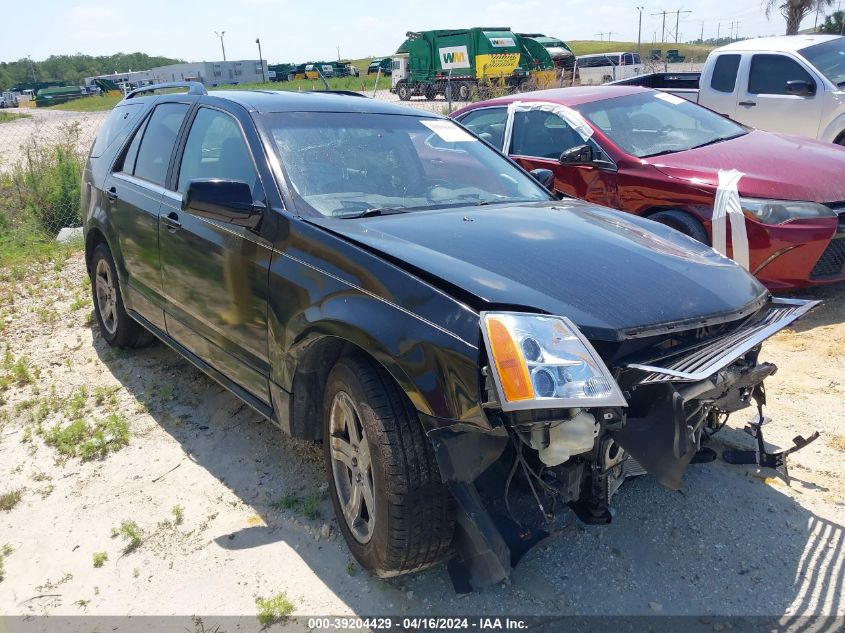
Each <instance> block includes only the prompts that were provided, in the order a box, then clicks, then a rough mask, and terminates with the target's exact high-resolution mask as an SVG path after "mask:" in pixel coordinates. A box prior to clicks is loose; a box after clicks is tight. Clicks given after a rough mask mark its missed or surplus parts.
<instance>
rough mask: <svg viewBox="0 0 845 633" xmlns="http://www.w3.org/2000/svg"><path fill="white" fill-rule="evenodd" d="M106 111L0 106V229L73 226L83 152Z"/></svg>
mask: <svg viewBox="0 0 845 633" xmlns="http://www.w3.org/2000/svg"><path fill="white" fill-rule="evenodd" d="M106 116H108V112H90V113H88V112H85V113H82V112H63V111H56V110H41V109H34V108H33V109H29V108H20V109H3V110H0V231H2V233H3V237H4V238H5V239H9V238H10V236H14V235H15V234H17V233H21V234H26V235H29V236H31V235H33V234H41V235H43V236H44V237H50V236H56V235H58V233H59V231H61V229H63V228H66V227H67V228H72V227H78V226H79V225H80V224H81V218H80V214H79V186H80V175H81V173H82V165H83V161H84V157H85V155H86V154H87V152H88V148H89V147H90V146H91V143H92V142H93V139H94V136H95V135H96V132H97V128H98V127H99V125H100V123H101V122H102V121H103V119H105V117H106Z"/></svg>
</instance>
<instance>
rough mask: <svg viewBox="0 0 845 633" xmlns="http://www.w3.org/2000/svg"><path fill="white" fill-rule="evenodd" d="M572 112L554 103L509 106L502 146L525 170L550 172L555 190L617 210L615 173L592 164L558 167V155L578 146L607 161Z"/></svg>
mask: <svg viewBox="0 0 845 633" xmlns="http://www.w3.org/2000/svg"><path fill="white" fill-rule="evenodd" d="M591 136H592V132H591V130H590V128H589V126H587V124H586V123H585V122H583V121H582V120H579V117H578V115H577V114H576V113H573V112H572V111H571V110H568V109H566V108H562V107H561V106H558V105H556V104H537V103H512V104H510V106H509V107H508V122H507V125H506V132H505V138H504V141H503V146H504V147H505V151H507V153H508V154H509V155H510V156H512V157H513V158H514V159H515V160H516V161H517V162H519V164H520V165H522V166H523V167H524V168H525V169H527V170H528V171H531V170H532V169H550V170H552V172H554V174H555V189H557V190H558V191H560V192H562V193H565V194H567V195H569V196H572V197H575V198H580V199H581V200H588V201H589V202H594V203H596V204H600V205H603V206H608V207H615V208H618V207H619V199H618V192H617V184H616V181H617V179H616V172H615V171H613V170H612V169H604V168H598V167H595V166H592V165H583V166H573V165H562V164H561V163H560V160H559V159H560V155H561V154H562V153H563V152H565V151H566V150H568V149H572V148H573V147H577V146H579V145H590V146H591V147H592V148H593V152H594V153H595V154H597V155H599V156H600V157H601V158H605V159H606V158H607V157H606V156H605V155H604V153H603V151H602V149H601V148H600V147H599V146H598V144H597V143H595V142H594V141H593V140H592V138H591Z"/></svg>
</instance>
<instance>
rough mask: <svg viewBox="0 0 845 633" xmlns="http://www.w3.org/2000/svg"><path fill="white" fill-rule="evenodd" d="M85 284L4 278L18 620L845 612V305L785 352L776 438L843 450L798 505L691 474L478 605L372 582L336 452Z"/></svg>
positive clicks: (4, 609) (700, 469)
mask: <svg viewBox="0 0 845 633" xmlns="http://www.w3.org/2000/svg"><path fill="white" fill-rule="evenodd" d="M83 279H84V266H83V261H82V257H81V255H75V256H73V257H71V258H70V259H69V260H68V261H66V262H58V263H48V264H44V265H41V266H35V267H31V268H28V269H26V270H24V269H19V270H11V271H9V270H7V271H2V274H0V303H2V307H0V324H2V326H3V328H2V332H0V342H2V345H3V346H4V347H5V348H6V349H7V350H8V352H6V354H5V358H4V361H3V362H4V367H5V368H4V369H2V370H0V373H3V374H6V375H7V376H9V378H8V379H7V382H8V383H10V384H8V386H7V388H6V390H5V392H4V393H3V399H4V402H3V405H2V414H0V495H2V494H5V493H9V492H14V491H20V496H21V498H20V501H19V502H18V503H17V504H16V505H14V507H12V508H11V509H10V510H6V511H3V510H0V547H2V545H3V544H4V543H7V544H8V545H10V546H11V548H12V552H11V553H9V554H8V555H7V556H5V561H4V563H5V564H4V567H5V578H4V580H3V581H2V582H0V613H4V614H47V613H49V614H66V615H74V614H83V613H85V614H134V615H139V614H182V615H191V614H204V615H224V614H228V615H233V614H247V615H249V614H254V613H256V605H255V598H256V597H258V596H264V597H267V596H270V595H274V594H277V593H279V592H284V593H286V595H287V596H288V597H289V598H290V599H291V600H292V601H293V603H294V606H295V613H297V614H322V615H325V614H370V615H372V614H386V613H390V614H406V613H417V614H419V613H420V612H426V613H442V614H446V615H449V614H456V613H477V614H497V613H503V614H504V613H510V614H514V613H519V614H580V615H589V614H619V615H631V614H652V615H653V614H656V613H662V614H697V615H704V614H718V615H728V614H745V615H748V614H768V615H780V614H787V616H788V617H793V616H794V617H797V616H800V615H808V614H839V615H843V614H845V592H843V588H842V583H843V578H845V574H844V573H843V560H845V554H843V526H844V525H845V496H843V482H845V460H843V457H845V437H843V430H842V426H841V423H842V419H843V417H844V416H843V414H845V398H844V397H843V391H845V324H844V323H845V288H844V287H838V288H828V289H822V290H815V291H809V292H804V293H799V295H800V296H808V297H816V298H823V299H824V300H825V301H826V303H825V306H824V307H822V308H821V309H819V310H817V311H816V312H815V313H813V314H812V315H811V316H809V317H808V318H806V319H805V320H804V321H802V322H801V323H800V324H799V325H798V327H797V328H796V329H795V330H789V331H787V332H784V333H782V334H781V335H779V336H778V337H777V338H776V339H775V340H773V341H771V342H770V343H768V344H767V345H766V347H765V348H764V353H763V358H765V359H766V360H772V361H774V362H776V363H777V364H778V365H780V368H781V370H780V372H779V373H778V374H777V375H776V376H774V377H773V378H772V379H771V380H770V381H769V399H770V405H769V407H768V410H767V412H768V414H769V415H771V416H772V417H773V418H774V419H775V423H774V424H772V425H771V428H770V429H767V431H768V433H769V435H768V436H767V437H768V438H769V439H770V440H771V441H772V442H773V443H774V444H777V445H779V446H785V445H788V444H789V442H790V438H791V437H793V436H795V435H797V434H799V433H802V434H808V433H810V432H812V431H813V430H814V429H818V430H820V431H821V432H822V433H823V436H822V439H820V440H818V441H817V442H816V443H815V444H813V445H812V446H811V447H809V448H807V449H805V450H804V451H802V452H799V453H798V454H797V455H796V456H795V458H794V460H793V462H792V473H793V475H794V480H793V484H792V486H791V487H787V486H786V485H784V484H783V483H781V482H780V481H779V480H773V479H770V478H767V477H766V476H765V475H764V474H759V473H757V472H755V469H754V468H751V467H739V466H729V465H726V464H724V463H715V464H710V465H700V466H693V467H691V469H690V471H689V473H688V475H687V476H686V480H685V487H684V490H683V492H680V493H679V492H670V491H668V490H665V489H663V488H661V487H660V486H659V485H657V484H656V483H655V482H654V481H653V480H652V479H650V478H649V477H643V478H640V479H638V480H634V481H631V482H629V483H627V484H625V485H624V486H623V487H622V489H621V490H620V492H619V494H618V495H617V497H616V501H615V507H616V516H615V519H614V522H613V524H612V525H610V526H606V527H584V526H582V525H580V524H579V523H578V522H577V521H576V520H575V519H574V518H573V517H572V516H571V515H570V514H568V512H567V511H564V513H563V514H562V515H561V523H562V527H561V529H560V530H559V531H558V532H557V533H556V534H555V535H553V536H552V537H551V538H550V539H549V540H548V541H547V542H546V543H544V544H542V545H541V546H539V547H537V548H535V549H534V550H533V551H531V552H530V553H529V554H528V555H527V556H526V557H525V559H524V560H523V561H522V562H521V563H520V565H519V566H518V567H517V568H516V570H515V571H514V573H513V575H512V578H511V580H510V581H509V583H507V584H504V585H500V586H496V587H492V588H489V589H485V590H482V591H478V592H476V593H474V594H471V595H469V596H465V597H458V596H456V595H455V594H454V593H453V591H452V589H451V585H450V582H449V579H448V576H447V574H446V571H445V569H444V568H443V567H442V566H441V567H438V568H436V569H433V570H431V571H429V572H426V573H423V574H419V575H416V576H411V577H405V578H399V579H395V580H391V581H382V580H377V579H374V578H371V577H369V576H368V575H367V574H366V573H365V572H364V571H363V570H361V569H360V568H359V567H358V566H357V564H355V563H354V562H353V561H352V559H351V557H350V556H349V554H348V551H347V549H346V546H345V544H344V543H343V541H342V538H341V537H340V536H339V534H338V532H337V528H336V524H335V522H334V519H333V518H332V517H331V507H330V503H329V501H328V499H327V496H326V486H325V484H324V483H323V482H324V481H325V473H324V470H323V467H322V465H321V463H320V453H319V450H318V448H317V446H315V445H313V444H310V443H305V442H300V441H295V440H291V439H288V438H286V437H284V436H282V435H281V433H280V432H278V431H277V430H276V429H275V428H274V427H273V426H271V425H270V424H269V423H267V422H265V421H263V420H261V419H260V418H259V417H258V416H256V415H255V414H254V413H252V412H251V411H250V410H249V409H248V408H246V407H245V406H244V405H242V404H240V403H239V402H238V401H237V400H236V399H235V398H234V397H232V396H230V395H229V394H228V393H226V392H225V391H223V390H222V389H221V388H220V387H219V386H218V385H217V384H216V383H214V382H212V381H211V380H210V379H208V378H206V377H205V376H204V375H202V374H200V373H199V372H197V371H195V370H194V369H193V368H192V367H191V366H190V365H189V364H188V363H187V362H186V361H183V360H181V359H180V358H179V357H178V356H177V355H176V354H175V353H173V352H171V351H170V350H169V349H168V348H166V347H165V346H164V345H161V344H158V345H155V346H153V347H150V348H148V349H144V350H140V351H135V352H123V351H117V350H112V349H109V348H108V347H107V346H106V345H105V344H104V343H103V341H102V339H101V338H100V336H99V334H98V332H97V331H96V328H95V327H93V328H92V326H91V325H90V323H91V321H92V316H91V303H90V300H88V292H89V289H88V287H87V286H86V285H85V284H84V282H83ZM22 357H23V358H25V361H21V360H20V359H21V358H22ZM15 364H17V365H18V366H21V365H22V366H25V367H26V368H27V370H26V376H24V375H23V372H22V371H21V370H19V369H18V370H15V369H9V368H10V367H14V365H15ZM83 389H84V391H83ZM110 414H115V415H117V416H120V417H121V418H122V419H125V420H126V421H127V423H128V428H129V441H128V445H127V446H126V447H124V448H122V449H120V450H117V451H116V452H113V453H110V454H108V455H107V456H106V457H104V458H97V459H92V460H89V461H81V460H80V459H79V458H78V457H62V456H61V455H60V454H59V453H58V452H57V449H56V448H54V447H53V446H48V445H46V444H45V439H47V438H48V437H49V434H50V433H49V432H50V429H51V428H52V427H53V425H55V424H56V423H62V424H66V421H67V420H68V419H69V418H72V417H74V416H76V417H79V418H80V419H83V420H86V421H89V422H93V421H94V420H98V419H100V420H102V419H106V418H107V416H108V415H110ZM751 415H752V414H751V412H742V413H741V414H740V415H737V416H736V417H735V419H734V420H732V422H731V427H732V428H729V429H727V430H726V432H724V433H722V434H721V439H722V441H723V442H727V443H729V444H743V445H749V441H750V438H748V437H747V436H745V435H744V434H743V433H741V432H740V431H739V430H737V429H738V428H740V427H741V426H742V424H743V422H744V421H745V420H747V419H748V418H749V417H750V416H751ZM39 422H40V429H39ZM39 432H40V433H41V434H39ZM106 439H108V438H106ZM717 448H718V447H717ZM177 505H178V506H180V507H181V508H182V510H183V512H182V514H183V518H182V521H181V522H177V520H176V516H175V515H174V514H173V512H172V508H173V507H174V506H177ZM123 521H134V522H135V523H136V524H137V527H138V531H139V537H140V543H139V544H138V545H137V547H135V548H132V547H127V545H128V544H129V542H128V541H127V540H126V539H125V538H124V537H122V536H120V535H118V536H112V530H113V528H116V527H118V526H120V524H121V522H123ZM99 552H105V553H106V555H107V560H106V561H104V563H103V565H102V566H101V567H99V568H98V567H95V566H94V564H93V555H94V554H95V553H99Z"/></svg>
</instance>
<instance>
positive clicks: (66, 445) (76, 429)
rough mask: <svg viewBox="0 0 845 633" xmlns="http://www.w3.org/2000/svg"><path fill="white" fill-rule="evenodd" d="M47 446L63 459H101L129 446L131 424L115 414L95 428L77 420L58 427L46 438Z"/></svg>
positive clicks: (95, 425)
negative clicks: (77, 457)
mask: <svg viewBox="0 0 845 633" xmlns="http://www.w3.org/2000/svg"><path fill="white" fill-rule="evenodd" d="M44 443H45V444H47V445H48V446H52V447H53V448H55V449H56V451H57V452H58V453H59V454H60V455H62V456H63V457H76V456H77V455H78V456H79V457H80V458H81V459H82V460H83V461H85V460H89V459H94V458H96V457H100V458H102V457H105V456H106V455H108V454H109V453H113V452H115V451H118V450H120V449H121V448H123V447H124V446H126V445H128V444H129V424H128V423H127V422H126V420H125V419H124V418H123V417H121V416H120V415H118V414H116V413H112V414H110V415H108V416H107V417H106V418H105V419H103V420H96V421H95V422H94V424H89V423H88V422H86V421H85V420H82V419H77V420H74V421H73V422H71V423H70V424H68V425H66V426H61V425H60V424H56V425H55V426H54V427H53V428H51V429H50V430H48V431H47V432H46V433H45V434H44Z"/></svg>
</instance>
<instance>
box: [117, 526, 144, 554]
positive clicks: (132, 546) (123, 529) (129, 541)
mask: <svg viewBox="0 0 845 633" xmlns="http://www.w3.org/2000/svg"><path fill="white" fill-rule="evenodd" d="M111 533H112V537H115V536H120V537H121V538H122V539H123V542H124V543H125V545H124V547H123V552H124V554H128V553H129V552H132V551H134V550H136V549H138V548H139V547H140V546H141V543H142V542H143V540H144V539H143V537H142V532H141V528H140V527H138V524H137V523H135V521H123V522H122V523H121V524H120V527H119V528H112V532H111Z"/></svg>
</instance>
